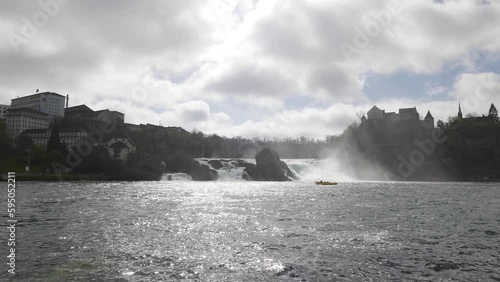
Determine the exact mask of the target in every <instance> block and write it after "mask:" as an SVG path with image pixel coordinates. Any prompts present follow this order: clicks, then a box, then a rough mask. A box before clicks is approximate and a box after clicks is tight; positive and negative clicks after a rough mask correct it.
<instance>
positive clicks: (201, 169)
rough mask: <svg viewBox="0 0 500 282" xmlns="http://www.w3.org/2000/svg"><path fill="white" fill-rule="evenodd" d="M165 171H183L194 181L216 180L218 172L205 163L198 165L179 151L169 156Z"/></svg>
mask: <svg viewBox="0 0 500 282" xmlns="http://www.w3.org/2000/svg"><path fill="white" fill-rule="evenodd" d="M166 169H167V171H170V172H184V173H187V174H189V175H190V176H191V177H192V178H193V180H196V181H211V180H217V179H218V178H219V174H218V173H217V171H215V170H213V169H210V167H208V166H207V165H200V164H199V163H198V162H197V161H196V160H195V159H193V158H191V157H189V156H187V155H186V154H184V153H179V154H177V155H175V156H174V157H173V158H171V159H170V160H169V161H168V162H167V164H166Z"/></svg>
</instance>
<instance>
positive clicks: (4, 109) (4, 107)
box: [0, 104, 10, 119]
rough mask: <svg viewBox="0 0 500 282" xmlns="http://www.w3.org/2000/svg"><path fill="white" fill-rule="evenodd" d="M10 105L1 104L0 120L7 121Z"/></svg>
mask: <svg viewBox="0 0 500 282" xmlns="http://www.w3.org/2000/svg"><path fill="white" fill-rule="evenodd" d="M9 108H10V106H9V105H2V104H0V119H5V118H6V117H7V110H9Z"/></svg>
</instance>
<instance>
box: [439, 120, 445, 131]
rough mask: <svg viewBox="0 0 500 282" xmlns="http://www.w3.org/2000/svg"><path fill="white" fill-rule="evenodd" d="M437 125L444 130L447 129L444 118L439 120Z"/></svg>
mask: <svg viewBox="0 0 500 282" xmlns="http://www.w3.org/2000/svg"><path fill="white" fill-rule="evenodd" d="M437 127H438V128H440V129H442V130H444V129H446V124H445V123H444V122H443V121H442V120H438V121H437Z"/></svg>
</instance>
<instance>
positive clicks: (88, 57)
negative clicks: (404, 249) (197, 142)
mask: <svg viewBox="0 0 500 282" xmlns="http://www.w3.org/2000/svg"><path fill="white" fill-rule="evenodd" d="M390 3H391V2H390V1H388V0H377V1H347V0H337V1H320V0H304V1H292V0H280V1H277V0H272V1H257V0H218V1H216V2H212V1H209V2H207V1H200V0H195V1H181V0H174V1H161V2H156V1H155V2H150V1H147V2H141V1H136V0H125V1H118V0H111V1H105V2H103V1H97V0H89V1H70V2H69V3H68V4H66V5H64V6H61V7H60V11H59V12H58V13H57V15H56V16H54V17H53V18H51V20H50V22H49V23H48V24H47V26H46V27H44V28H40V29H39V31H38V33H37V34H36V36H34V37H33V38H32V39H30V40H29V42H28V43H27V44H23V45H22V46H21V47H20V52H19V53H17V54H16V53H15V52H14V49H13V48H11V46H10V43H9V41H8V38H7V36H6V34H8V33H20V32H21V31H22V29H23V21H22V18H23V17H28V18H30V17H32V15H33V14H34V13H36V12H37V11H39V10H40V6H39V5H38V3H36V2H33V1H26V0H23V1H14V2H13V1H2V2H1V3H0V19H1V20H0V32H1V33H3V35H4V36H3V37H2V40H3V41H0V60H1V61H2V64H0V93H1V94H0V95H1V96H0V103H8V101H9V100H10V99H11V98H14V97H16V96H19V95H27V94H30V93H32V92H33V91H34V90H35V89H37V88H39V89H40V90H42V91H55V92H59V93H61V94H70V97H71V99H70V103H71V104H72V105H76V104H80V103H86V104H88V105H89V106H91V107H92V108H95V109H101V108H105V107H108V108H111V109H116V110H119V111H122V112H124V113H125V114H126V119H127V121H129V122H134V123H147V122H149V123H158V122H159V120H162V123H163V124H164V125H180V126H183V127H186V129H189V130H190V129H193V128H197V129H200V130H205V131H207V132H218V133H223V134H224V135H227V136H233V135H241V136H247V137H251V136H257V135H259V136H269V137H270V136H300V135H305V136H316V137H321V136H324V135H328V134H335V133H339V132H341V131H342V130H343V128H344V127H345V126H346V125H347V124H349V123H350V122H352V121H354V120H356V116H355V113H356V112H357V111H360V110H363V111H367V110H368V109H369V108H370V107H371V105H367V104H366V101H368V100H369V97H366V93H363V85H364V82H365V75H366V74H367V73H370V74H372V75H392V74H398V73H401V72H405V73H410V74H421V73H425V74H430V75H432V74H439V73H440V72H441V71H442V69H443V68H444V66H446V65H450V64H451V65H458V66H464V67H466V69H467V71H468V72H469V73H464V74H462V75H460V76H459V77H458V78H457V81H456V82H455V85H453V86H451V85H429V86H428V87H427V89H426V92H425V93H422V97H426V98H428V99H445V98H449V99H450V100H451V101H431V102H426V103H421V102H420V100H419V99H418V98H415V99H413V100H401V99H399V100H387V99H385V98H381V99H380V101H376V102H377V104H378V105H381V107H387V108H388V109H389V108H390V109H392V110H393V111H395V110H397V109H398V108H400V107H407V106H415V105H416V106H417V108H418V109H419V110H420V111H421V114H425V112H426V111H427V109H431V112H432V113H433V114H434V115H435V117H436V119H438V118H441V119H446V118H447V116H448V115H452V114H455V113H454V112H455V108H456V106H455V104H457V103H458V101H462V103H463V104H464V107H465V109H464V110H466V111H468V110H469V109H468V108H467V107H468V106H467V105H465V100H466V99H467V97H469V95H472V94H471V93H474V91H475V90H476V88H477V80H478V79H479V78H481V77H485V78H487V77H491V78H492V80H493V81H495V84H494V85H495V86H493V88H492V89H493V90H492V91H493V92H492V95H491V99H484V100H482V101H480V104H478V105H477V109H475V110H474V109H471V112H478V113H482V112H483V111H484V110H483V109H484V108H488V107H489V104H491V102H494V103H498V104H499V105H500V102H499V101H498V93H500V92H499V91H498V90H500V89H499V88H498V86H497V84H496V83H497V82H498V75H497V74H494V73H490V74H488V73H477V72H478V71H481V69H482V66H478V65H477V62H478V55H477V54H482V55H484V56H486V57H488V56H490V57H493V58H494V57H498V52H499V50H500V37H498V36H497V35H498V34H500V5H499V4H498V3H496V2H493V3H491V4H487V5H479V4H478V3H479V2H477V1H466V0H462V1H444V3H435V1H430V0H429V1H405V2H404V3H405V4H404V6H403V7H402V10H401V12H399V13H395V14H392V15H391V17H390V20H388V21H387V22H386V24H383V28H381V29H380V32H377V33H378V34H377V35H375V36H368V37H369V44H367V46H366V47H364V48H361V50H360V52H359V53H357V54H356V55H355V56H353V57H352V58H348V59H346V58H345V56H344V54H343V52H342V49H341V48H340V47H341V45H342V43H349V44H355V39H356V36H358V35H359V34H358V32H359V30H361V31H363V32H365V33H366V29H367V27H368V26H369V25H372V26H373V24H374V23H375V24H377V22H376V21H374V19H375V18H376V17H374V16H373V15H374V14H375V15H379V16H380V15H384V13H385V12H387V11H388V9H389V7H390ZM449 89H451V90H449ZM447 92H450V93H451V96H448V97H444V95H439V94H444V93H447ZM294 97H305V98H307V100H308V101H311V102H308V105H302V106H300V105H295V104H294V105H293V108H296V109H297V110H290V108H292V106H290V105H289V104H287V101H288V100H290V99H291V98H294ZM292 100H293V99H292ZM490 100H491V101H490ZM227 103H231V106H232V108H233V109H232V112H231V115H229V114H228V113H224V112H218V111H215V112H213V109H214V108H217V107H214V105H219V106H220V105H227ZM314 106H317V108H314ZM244 113H246V114H245V115H244ZM248 113H252V114H248ZM236 120H238V121H242V120H243V122H238V123H236V122H235V121H236Z"/></svg>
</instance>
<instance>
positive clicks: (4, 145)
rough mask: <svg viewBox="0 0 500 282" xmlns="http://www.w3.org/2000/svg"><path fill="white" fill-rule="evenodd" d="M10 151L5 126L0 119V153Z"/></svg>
mask: <svg viewBox="0 0 500 282" xmlns="http://www.w3.org/2000/svg"><path fill="white" fill-rule="evenodd" d="M9 151H10V140H9V137H8V136H7V127H6V126H5V122H4V121H3V120H1V119H0V155H2V154H5V153H8V152H9Z"/></svg>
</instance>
